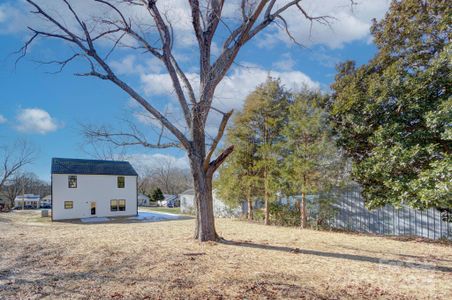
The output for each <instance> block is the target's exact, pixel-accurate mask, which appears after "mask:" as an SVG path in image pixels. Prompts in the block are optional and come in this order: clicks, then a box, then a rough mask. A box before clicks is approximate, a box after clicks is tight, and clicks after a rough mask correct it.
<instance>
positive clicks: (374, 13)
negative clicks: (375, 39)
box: [258, 0, 390, 48]
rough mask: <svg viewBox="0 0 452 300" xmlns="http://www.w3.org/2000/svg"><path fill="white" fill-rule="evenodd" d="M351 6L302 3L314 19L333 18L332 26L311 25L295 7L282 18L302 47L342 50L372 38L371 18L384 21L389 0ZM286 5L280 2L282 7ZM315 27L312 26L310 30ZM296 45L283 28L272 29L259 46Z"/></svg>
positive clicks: (344, 1)
mask: <svg viewBox="0 0 452 300" xmlns="http://www.w3.org/2000/svg"><path fill="white" fill-rule="evenodd" d="M357 2H358V4H357V5H355V6H353V8H352V7H351V6H350V1H349V0H308V1H303V8H304V9H305V10H306V11H307V13H308V14H309V15H311V16H325V15H328V16H331V17H333V18H334V19H330V25H331V26H326V25H322V24H318V23H315V22H314V23H312V24H311V23H310V22H309V20H307V19H305V18H303V16H302V15H301V13H300V11H298V10H297V9H296V7H293V8H291V9H289V10H287V11H286V12H285V13H284V14H283V16H284V18H285V19H286V21H287V23H288V25H289V30H290V32H291V34H292V35H293V36H294V37H295V39H296V40H297V41H299V42H301V43H302V44H303V45H306V46H312V45H327V46H328V47H329V48H340V47H342V46H343V45H344V44H345V43H349V42H352V41H356V40H364V41H366V40H367V39H368V37H369V28H370V25H371V19H372V18H376V19H381V18H382V17H383V16H384V14H385V13H386V11H387V9H388V7H389V3H390V0H361V1H357ZM283 3H284V2H282V3H280V4H279V6H281V5H282V4H283ZM311 25H312V27H311ZM278 40H279V41H283V42H286V43H287V44H293V42H292V40H291V39H290V38H289V37H288V36H287V34H286V33H285V29H284V28H283V26H280V27H277V26H274V27H273V32H267V34H264V35H261V36H260V38H259V41H258V46H260V47H269V48H271V47H273V46H274V45H275V41H278Z"/></svg>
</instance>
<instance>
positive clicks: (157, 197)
mask: <svg viewBox="0 0 452 300" xmlns="http://www.w3.org/2000/svg"><path fill="white" fill-rule="evenodd" d="M151 200H152V201H162V200H165V196H163V192H162V190H161V189H160V188H156V189H155V190H154V191H153V192H152V195H151Z"/></svg>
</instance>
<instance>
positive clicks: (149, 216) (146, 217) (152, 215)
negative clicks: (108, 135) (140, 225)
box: [129, 211, 180, 221]
mask: <svg viewBox="0 0 452 300" xmlns="http://www.w3.org/2000/svg"><path fill="white" fill-rule="evenodd" d="M179 218H180V216H179V215H175V214H168V213H159V212H148V211H146V212H145V211H139V212H138V216H135V217H130V218H129V219H131V220H143V221H164V220H177V219H179Z"/></svg>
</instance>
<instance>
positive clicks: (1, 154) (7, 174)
mask: <svg viewBox="0 0 452 300" xmlns="http://www.w3.org/2000/svg"><path fill="white" fill-rule="evenodd" d="M35 156H36V150H35V149H34V148H33V146H32V145H31V144H30V143H28V142H27V141H25V140H18V141H16V142H15V143H14V144H12V145H10V146H2V147H0V163H1V170H0V191H2V190H3V189H4V187H5V185H7V184H8V181H9V180H11V179H12V178H13V177H14V176H15V175H17V174H18V173H19V172H20V171H21V169H22V168H23V167H24V166H26V165H28V164H30V163H31V162H33V160H34V159H35Z"/></svg>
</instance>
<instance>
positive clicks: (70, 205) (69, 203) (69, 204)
mask: <svg viewBox="0 0 452 300" xmlns="http://www.w3.org/2000/svg"><path fill="white" fill-rule="evenodd" d="M73 208H74V202H73V201H64V209H73Z"/></svg>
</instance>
